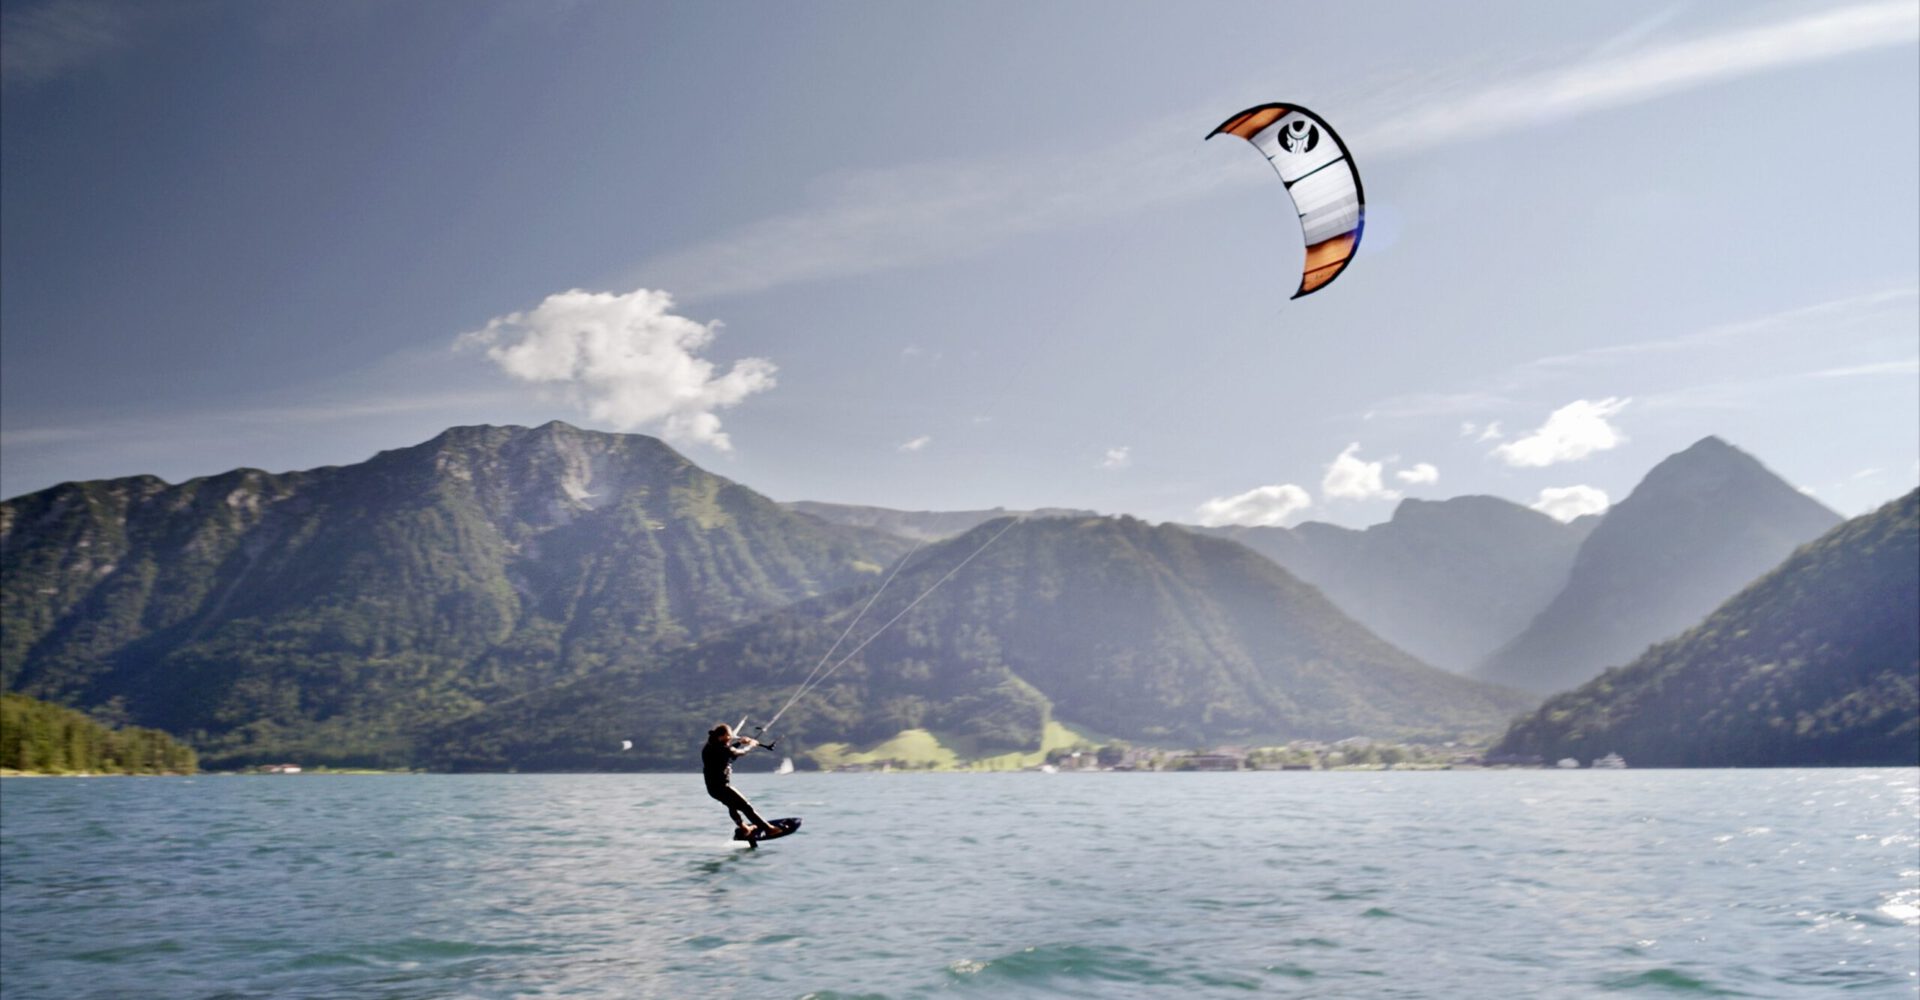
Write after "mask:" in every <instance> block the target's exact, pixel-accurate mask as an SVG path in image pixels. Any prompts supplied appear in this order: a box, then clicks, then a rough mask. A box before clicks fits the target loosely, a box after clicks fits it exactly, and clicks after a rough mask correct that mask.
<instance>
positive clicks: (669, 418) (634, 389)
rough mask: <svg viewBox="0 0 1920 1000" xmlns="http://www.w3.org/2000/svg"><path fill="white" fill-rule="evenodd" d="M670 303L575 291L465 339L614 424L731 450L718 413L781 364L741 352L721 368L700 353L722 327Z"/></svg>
mask: <svg viewBox="0 0 1920 1000" xmlns="http://www.w3.org/2000/svg"><path fill="white" fill-rule="evenodd" d="M672 308H673V297H672V296H670V295H668V294H667V293H666V292H660V291H653V290H650V289H646V288H641V289H636V290H634V291H632V292H628V293H626V294H624V295H615V294H612V293H608V292H586V291H581V290H580V289H574V290H572V291H568V292H561V293H559V294H556V295H549V296H547V298H546V299H545V300H544V301H542V302H541V303H540V304H539V305H538V306H535V307H534V308H533V309H531V310H529V311H527V312H516V313H510V314H508V315H506V316H500V317H496V318H494V319H492V320H490V321H488V323H487V325H486V327H485V328H484V329H481V330H476V331H474V332H472V333H467V334H463V335H461V337H460V339H459V341H458V342H457V344H458V345H459V346H462V347H480V348H484V349H485V350H486V354H487V357H488V358H490V359H492V361H493V362H494V363H495V364H497V365H499V366H500V369H501V370H502V371H504V372H506V373H507V374H508V375H511V376H513V377H514V378H517V379H520V380H522V381H526V382H534V383H540V384H547V385H553V386H556V387H558V388H560V389H561V390H562V391H563V392H564V393H565V395H566V397H567V398H568V400H569V401H570V402H571V403H573V404H574V405H575V406H577V407H579V408H580V409H582V410H584V411H585V412H586V413H587V415H588V416H589V417H590V418H592V419H593V420H595V421H598V422H601V423H604V424H606V425H608V426H611V427H613V428H614V429H615V430H623V431H631V430H639V429H641V428H657V429H658V430H659V432H660V434H661V436H663V437H665V438H667V439H668V440H671V441H675V442H692V443H695V444H704V445H710V446H712V447H714V448H717V449H719V450H721V451H729V450H731V449H732V447H733V443H732V441H731V440H730V439H729V438H728V437H727V435H726V433H725V432H723V431H721V429H720V418H719V416H718V414H717V413H715V411H716V410H720V409H723V408H725V407H729V406H735V405H737V404H739V403H740V402H741V401H742V400H744V399H746V398H747V397H748V396H751V395H753V394H754V393H756V392H764V391H765V390H767V389H771V388H773V386H774V377H773V376H774V372H775V370H776V369H775V367H774V364H773V362H771V361H768V360H766V359H765V358H742V359H740V360H739V361H737V362H735V363H734V366H733V367H732V368H731V369H729V370H728V371H727V372H726V373H724V374H717V373H716V371H715V368H714V364H713V362H711V361H708V360H706V359H704V358H702V357H700V356H699V352H700V351H701V350H702V349H704V348H706V347H707V346H709V345H710V344H712V342H713V338H714V335H715V333H716V331H717V330H718V329H719V324H718V323H697V322H695V321H693V320H690V319H687V318H686V317H684V316H677V315H675V314H674V313H673V312H672V311H671V310H672Z"/></svg>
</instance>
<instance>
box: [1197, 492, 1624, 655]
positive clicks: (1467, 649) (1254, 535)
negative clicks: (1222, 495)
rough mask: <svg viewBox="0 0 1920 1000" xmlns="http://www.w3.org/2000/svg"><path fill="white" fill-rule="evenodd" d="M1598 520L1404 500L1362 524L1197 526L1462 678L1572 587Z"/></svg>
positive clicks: (1506, 506)
mask: <svg viewBox="0 0 1920 1000" xmlns="http://www.w3.org/2000/svg"><path fill="white" fill-rule="evenodd" d="M1599 520H1600V519H1599V518H1598V517H1592V516H1589V517H1582V518H1579V519H1577V520H1575V521H1574V522H1572V523H1571V524H1562V523H1561V522H1559V521H1556V520H1554V519H1553V518H1551V517H1548V516H1547V515H1545V514H1542V513H1540V512H1539V511H1535V510H1530V509H1528V508H1526V507H1522V506H1520V505H1519V504H1516V503H1512V502H1510V501H1507V500H1501V499H1499V498H1497V497H1482V496H1468V497H1456V498H1454V499H1452V500H1442V501H1431V500H1403V501H1401V503H1400V505H1399V507H1397V508H1395V509H1394V512H1393V518H1392V520H1390V521H1387V522H1386V523H1384V524H1376V525H1373V526H1372V527H1370V528H1367V529H1366V530H1364V531H1355V530H1352V529H1350V528H1342V527H1338V526H1336V525H1331V524H1320V523H1316V522H1308V523H1306V524H1302V525H1300V526H1298V527H1295V528H1280V527H1224V528H1203V527H1189V528H1188V530H1190V531H1197V532H1202V533H1205V534H1210V535H1215V536H1218V537H1221V538H1231V539H1233V540H1234V541H1237V542H1240V543H1241V544H1243V545H1246V546H1247V547H1249V548H1251V549H1253V550H1254V551H1256V552H1259V553H1260V554H1262V555H1265V556H1266V557H1268V558H1269V559H1272V560H1273V561H1274V562H1277V563H1279V564H1280V565H1282V566H1284V567H1286V568H1287V569H1288V570H1289V571H1291V572H1292V573H1293V574H1294V575H1295V576H1298V577H1300V578H1301V579H1302V580H1305V581H1307V582H1308V583H1311V584H1313V585H1315V586H1317V587H1319V588H1320V589H1321V590H1323V591H1325V592H1326V594H1327V596H1328V597H1330V598H1332V599H1333V601H1334V603H1335V604H1338V605H1339V606H1340V607H1341V609H1342V610H1344V611H1346V612H1347V613H1348V614H1350V615H1352V616H1353V617H1354V618H1355V619H1356V620H1358V621H1360V622H1361V623H1362V624H1364V625H1366V626H1367V627H1368V628H1370V629H1372V630H1373V631H1374V632H1376V633H1378V634H1379V635H1380V636H1381V638H1384V639H1386V640H1387V641H1389V642H1392V643H1394V644H1396V645H1398V646H1399V647H1400V648H1402V649H1404V650H1406V651H1408V652H1410V653H1412V654H1414V655H1415V656H1418V657H1420V658H1421V659H1423V660H1425V661H1426V662H1428V663H1431V664H1433V665H1435V666H1438V667H1444V668H1446V669H1448V670H1452V671H1454V672H1456V673H1467V672H1468V671H1470V670H1471V669H1473V668H1474V667H1476V666H1478V665H1479V664H1480V663H1481V662H1482V661H1483V660H1485V659H1486V657H1487V656H1488V655H1489V654H1491V653H1492V652H1493V651H1494V650H1496V649H1498V648H1499V647H1500V645H1501V644H1502V643H1505V642H1507V641H1508V640H1510V639H1512V638H1513V637H1514V636H1515V635H1517V634H1519V632H1520V631H1521V630H1522V629H1524V628H1526V627H1527V624H1528V623H1529V622H1531V621H1532V620H1533V618H1534V616H1535V615H1537V614H1539V613H1540V612H1541V611H1542V610H1544V609H1545V608H1546V606H1547V604H1548V603H1549V602H1550V601H1552V600H1553V597H1554V595H1555V594H1557V593H1559V592H1560V589H1561V587H1562V586H1564V585H1565V584H1566V581H1567V573H1568V571H1569V570H1571V569H1572V567H1573V557H1574V554H1575V553H1576V552H1577V551H1578V550H1579V547H1580V543H1581V542H1582V541H1584V540H1585V539H1586V537H1587V534H1588V532H1590V531H1592V530H1593V526H1594V525H1595V524H1596V523H1598V521H1599Z"/></svg>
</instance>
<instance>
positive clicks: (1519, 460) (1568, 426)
mask: <svg viewBox="0 0 1920 1000" xmlns="http://www.w3.org/2000/svg"><path fill="white" fill-rule="evenodd" d="M1629 402H1631V400H1628V399H1620V398H1616V397H1612V396H1609V397H1607V398H1605V399H1593V400H1589V399H1576V400H1574V401H1573V402H1571V403H1568V404H1567V405H1565V406H1562V407H1561V408H1559V409H1557V410H1555V411H1553V413H1552V414H1550V415H1549V416H1548V417H1547V422H1546V423H1544V424H1541V425H1540V427H1539V428H1538V429H1537V430H1535V431H1534V432H1533V433H1531V434H1528V435H1526V436H1525V437H1520V438H1515V439H1514V440H1512V441H1509V442H1507V443H1506V444H1503V445H1500V446H1498V447H1496V448H1494V449H1493V454H1494V455H1495V456H1496V457H1498V458H1500V459H1502V460H1503V461H1505V462H1506V463H1507V464H1508V465H1511V466H1514V467H1515V468H1532V469H1538V468H1544V467H1546V466H1549V465H1559V464H1560V463H1562V462H1577V461H1579V460H1581V459H1583V458H1586V457H1587V456H1588V455H1591V454H1593V453H1594V452H1597V451H1607V450H1610V449H1612V448H1615V447H1618V446H1619V445H1620V443H1621V442H1623V441H1625V440H1626V435H1624V434H1621V433H1620V430H1619V428H1617V427H1615V426H1613V424H1611V423H1609V422H1608V421H1609V420H1610V419H1611V418H1612V417H1613V416H1614V415H1615V414H1618V413H1619V412H1620V411H1621V410H1622V409H1624V408H1625V407H1626V405H1627V404H1628V403H1629Z"/></svg>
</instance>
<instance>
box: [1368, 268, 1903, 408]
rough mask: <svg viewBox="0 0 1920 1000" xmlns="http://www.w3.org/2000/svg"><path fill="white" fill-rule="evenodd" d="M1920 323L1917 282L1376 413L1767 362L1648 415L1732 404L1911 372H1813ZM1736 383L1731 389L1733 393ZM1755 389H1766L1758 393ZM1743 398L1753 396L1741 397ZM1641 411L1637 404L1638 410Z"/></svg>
mask: <svg viewBox="0 0 1920 1000" xmlns="http://www.w3.org/2000/svg"><path fill="white" fill-rule="evenodd" d="M1916 323H1920V288H1917V287H1915V286H1912V285H1905V286H1899V287H1890V288H1883V289H1879V290H1876V291H1871V292H1865V293H1861V294H1856V295H1848V296H1842V297H1840V298H1835V299H1830V300H1826V301H1821V302H1815V303H1812V304H1809V305H1803V306H1795V307H1793V308H1789V309H1782V310H1779V311H1776V312H1772V313H1767V314H1764V315H1759V316H1752V317H1748V318H1744V319H1740V320H1736V321H1732V322H1726V323H1718V324H1715V325H1713V326H1708V327H1705V328H1701V329H1695V330H1690V331H1688V332H1686V333H1682V334H1677V335H1675V336H1670V337H1657V338H1649V339H1646V340H1637V341H1632V342H1630V343H1625V344H1610V345H1607V346H1605V347H1596V348H1589V349H1586V350H1580V351H1573V352H1569V353H1565V354H1556V355H1550V356H1547V357H1543V358H1535V359H1533V360H1530V361H1526V362H1522V363H1520V364H1516V365H1513V366H1512V367H1509V368H1507V369H1506V370H1504V371H1502V372H1500V373H1498V374H1496V375H1493V376H1491V377H1489V378H1488V379H1487V380H1486V381H1485V383H1484V384H1482V385H1480V386H1477V387H1474V388H1470V389H1468V390H1466V391H1453V392H1423V393H1406V394H1402V395H1398V396H1393V397H1390V398H1387V399H1383V400H1379V401H1376V402H1374V403H1372V404H1370V405H1369V406H1368V407H1367V410H1368V412H1369V413H1371V414H1373V415H1374V416H1376V417H1380V418H1385V419H1401V420H1424V419H1429V418H1432V417H1437V416H1459V415H1473V414H1484V413H1490V412H1501V411H1508V410H1511V409H1513V408H1514V407H1516V406H1519V405H1522V404H1521V401H1523V400H1532V399H1538V398H1539V397H1540V396H1541V394H1543V393H1544V392H1547V391H1549V389H1550V387H1551V386H1553V385H1554V384H1555V383H1561V382H1569V381H1571V382H1573V383H1574V384H1578V383H1581V382H1591V381H1593V380H1594V379H1596V378H1607V379H1610V380H1615V381H1618V380H1620V379H1622V378H1627V377H1631V378H1632V379H1633V380H1635V381H1641V380H1644V375H1643V373H1644V372H1646V371H1648V370H1658V371H1686V372H1719V371H1723V370H1725V369H1727V368H1728V367H1729V362H1730V360H1731V359H1739V360H1741V361H1742V363H1743V364H1746V365H1748V366H1749V367H1751V366H1753V365H1755V364H1759V363H1760V361H1761V359H1765V364H1764V367H1766V368H1769V369H1772V370H1771V371H1765V372H1762V373H1759V374H1750V375H1746V376H1743V377H1740V378H1737V379H1734V380H1731V381H1729V380H1727V379H1724V378H1722V379H1718V380H1716V381H1713V382H1708V383H1699V382H1695V383H1690V384H1686V385H1682V386H1679V387H1676V388H1673V389H1671V390H1668V391H1665V392H1660V393H1653V392H1648V393H1647V394H1646V397H1645V399H1644V400H1643V402H1644V404H1645V409H1648V410H1653V409H1662V410H1668V409H1675V408H1680V407H1686V406H1707V407H1712V406H1715V405H1725V404H1724V402H1717V401H1724V400H1726V399H1728V398H1729V397H1730V394H1731V393H1735V392H1739V391H1741V390H1740V388H1739V387H1741V386H1750V387H1764V388H1768V389H1777V387H1778V385H1780V384H1782V383H1783V382H1785V381H1790V380H1797V379H1805V378H1845V377H1866V376H1883V375H1908V374H1911V373H1912V372H1913V371H1914V369H1915V368H1916V366H1920V362H1916V361H1915V360H1914V359H1913V358H1912V357H1910V356H1908V357H1903V358H1900V359H1897V360H1887V361H1876V362H1866V363H1862V364H1858V365H1851V366H1840V367H1833V366H1818V367H1816V366H1813V365H1809V364H1808V363H1807V361H1808V360H1809V359H1811V358H1815V357H1819V358H1827V357H1831V355H1832V353H1833V351H1834V350H1835V347H1836V345H1837V344H1841V343H1845V344H1847V345H1849V350H1851V351H1853V352H1855V353H1863V354H1872V353H1874V352H1877V351H1884V350H1887V349H1888V348H1889V346H1890V345H1891V346H1894V347H1897V349H1899V350H1901V351H1902V352H1903V353H1904V352H1907V351H1911V350H1912V330H1913V328H1914V325H1915V324H1916ZM1730 386H1731V388H1730ZM1748 391H1749V392H1750V391H1758V389H1757V388H1756V389H1751V390H1748ZM1741 398H1742V400H1743V401H1744V398H1745V397H1744V396H1742V397H1741ZM1636 405H1638V404H1636ZM1460 436H1461V437H1463V438H1472V439H1474V440H1477V441H1481V442H1485V441H1497V440H1500V439H1502V437H1503V436H1504V431H1503V430H1502V427H1501V421H1499V420H1493V421H1490V422H1488V423H1486V424H1481V423H1479V422H1478V421H1476V420H1472V419H1467V420H1463V421H1462V422H1461V424H1460Z"/></svg>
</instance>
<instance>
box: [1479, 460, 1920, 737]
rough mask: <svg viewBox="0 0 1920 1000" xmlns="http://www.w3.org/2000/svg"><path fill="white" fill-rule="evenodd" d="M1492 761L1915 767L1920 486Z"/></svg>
mask: <svg viewBox="0 0 1920 1000" xmlns="http://www.w3.org/2000/svg"><path fill="white" fill-rule="evenodd" d="M1495 752H1496V753H1517V754H1539V755H1541V756H1543V757H1547V758H1558V757H1567V756H1571V757H1577V758H1580V759H1583V760H1584V759H1588V758H1591V757H1596V756H1600V755H1602V754H1605V753H1608V752H1618V753H1620V754H1621V755H1622V756H1624V757H1625V758H1626V759H1627V761H1628V762H1629V763H1630V764H1632V765H1634V766H1656V767H1659V766H1666V767H1714V766H1741V767H1751V766H1781V765H1808V764H1883V765H1906V766H1911V765H1914V764H1920V491H1915V492H1913V493H1909V494H1907V495H1906V496H1905V497H1903V498H1901V499H1899V500H1896V501H1894V502H1893V503H1890V504H1888V505H1886V506H1885V507H1882V508H1881V509H1880V510H1878V511H1875V512H1873V513H1871V514H1867V515H1864V516H1862V517H1857V518H1854V519H1853V520H1851V521H1848V522H1846V523H1845V524H1842V525H1840V526H1839V527H1837V528H1835V529H1833V530H1832V531H1829V532H1827V533H1826V534H1825V535H1823V536H1821V537H1820V538H1819V539H1818V540H1816V541H1814V542H1812V543H1810V544H1808V545H1806V546H1804V547H1802V548H1801V549H1799V550H1798V551H1796V552H1794V553H1793V555H1792V556H1790V557H1789V558H1788V559H1787V560H1786V562H1785V563H1783V564H1782V565H1780V566H1779V567H1778V568H1777V569H1775V570H1774V571H1773V572H1771V573H1768V574H1767V575H1766V576H1764V577H1762V578H1761V579H1760V580H1758V581H1757V582H1755V583H1754V584H1753V585H1752V586H1750V587H1748V588H1746V589H1745V590H1743V591H1741V592H1740V593H1739V594H1738V595H1737V596H1735V597H1734V598H1732V599H1731V600H1729V601H1727V602H1726V603H1725V604H1723V605H1721V607H1720V608H1719V609H1718V610H1717V611H1715V612H1714V613H1713V614H1712V615H1711V616H1710V617H1708V618H1707V619H1706V621H1704V622H1702V623H1701V624H1700V625H1699V626H1697V627H1695V628H1694V629H1692V630H1690V631H1688V632H1686V633H1685V634H1684V635H1681V636H1680V637H1679V638H1677V639H1674V640H1672V641H1669V642H1663V643H1660V644H1659V645H1657V646H1654V647H1653V648H1651V649H1649V650H1647V651H1646V652H1645V653H1644V654H1642V655H1641V656H1640V657H1639V658H1638V659H1636V660H1634V661H1633V662H1632V663H1631V664H1628V665H1627V666H1625V667H1620V668H1616V669H1613V670H1609V671H1607V672H1606V673H1605V674H1602V675H1601V676H1600V677H1599V678H1597V679H1595V680H1593V681H1591V682H1590V683H1588V684H1586V685H1585V686H1583V687H1581V688H1579V689H1578V690H1575V691H1572V692H1569V693H1566V694H1562V695H1559V696H1557V697H1555V698H1553V699H1551V700H1549V701H1548V702H1547V703H1546V704H1545V705H1544V706H1542V707H1541V708H1540V710H1539V711H1538V712H1537V713H1535V714H1534V715H1533V716H1531V717H1529V718H1526V719H1523V720H1521V721H1520V722H1518V723H1516V724H1515V725H1514V726H1513V728H1512V729H1511V730H1510V731H1509V732H1508V733H1507V735H1506V737H1505V738H1504V739H1503V741H1502V743H1501V745H1500V747H1499V748H1497V749H1496V750H1495Z"/></svg>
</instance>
